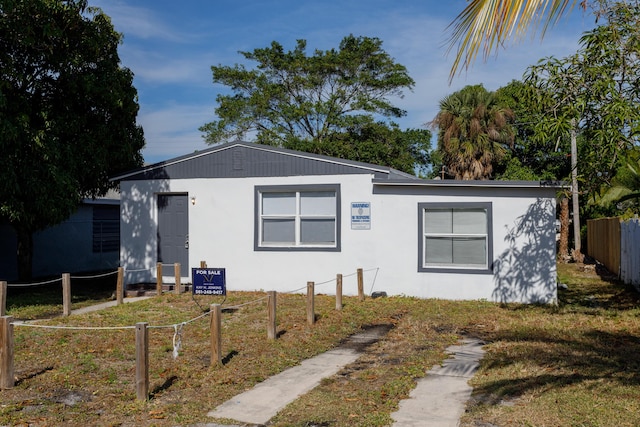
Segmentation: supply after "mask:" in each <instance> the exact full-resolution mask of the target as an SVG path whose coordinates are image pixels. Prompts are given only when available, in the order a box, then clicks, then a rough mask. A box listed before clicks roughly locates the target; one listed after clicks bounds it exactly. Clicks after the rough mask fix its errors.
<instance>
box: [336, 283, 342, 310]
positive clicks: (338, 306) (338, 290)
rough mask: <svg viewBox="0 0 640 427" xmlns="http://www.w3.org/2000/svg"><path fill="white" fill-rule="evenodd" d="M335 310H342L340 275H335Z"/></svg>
mask: <svg viewBox="0 0 640 427" xmlns="http://www.w3.org/2000/svg"><path fill="white" fill-rule="evenodd" d="M336 310H338V311H340V310H342V274H338V275H336Z"/></svg>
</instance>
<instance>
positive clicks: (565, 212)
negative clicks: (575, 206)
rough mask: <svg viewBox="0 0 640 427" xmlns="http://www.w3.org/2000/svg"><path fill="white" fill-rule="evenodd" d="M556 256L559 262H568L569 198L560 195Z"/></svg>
mask: <svg viewBox="0 0 640 427" xmlns="http://www.w3.org/2000/svg"><path fill="white" fill-rule="evenodd" d="M558 258H559V260H560V261H561V262H569V260H570V259H571V257H570V256H569V199H568V198H567V197H566V196H562V199H560V244H559V247H558Z"/></svg>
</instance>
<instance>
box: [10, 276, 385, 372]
mask: <svg viewBox="0 0 640 427" xmlns="http://www.w3.org/2000/svg"><path fill="white" fill-rule="evenodd" d="M168 265H171V264H168ZM146 270H149V269H146ZM374 270H375V272H376V274H375V276H374V278H373V283H372V285H371V290H373V287H374V286H375V282H376V278H377V277H378V271H379V270H380V268H379V267H377V268H371V269H368V270H363V272H364V271H374ZM128 271H132V270H128ZM133 271H136V270H133ZM137 271H145V270H137ZM114 273H117V271H115V272H110V273H105V274H100V275H95V276H82V277H77V276H76V277H72V278H74V279H88V278H97V277H104V276H108V275H111V274H114ZM356 274H357V273H352V274H348V275H344V276H343V277H350V276H354V275H356ZM59 280H62V279H54V280H49V281H45V282H40V283H30V284H24V285H21V284H14V285H8V286H16V287H17V286H37V285H43V284H48V283H54V282H57V281H59ZM335 280H336V279H330V280H326V281H324V282H319V283H316V284H317V285H323V284H326V283H331V282H333V281H335ZM303 289H306V286H304V287H301V288H299V289H295V290H293V291H289V292H284V293H294V292H298V291H301V290H303ZM268 298H269V297H268V296H264V297H261V298H258V299H256V300H253V301H248V302H245V303H242V304H238V305H233V306H228V307H225V308H227V309H240V308H242V307H245V306H247V305H250V304H255V303H258V302H260V301H264V300H266V299H268ZM208 315H209V312H205V313H203V314H201V315H199V316H197V317H194V318H193V319H190V320H187V321H185V322H180V323H174V324H171V325H158V326H148V328H149V329H165V328H166V329H168V328H172V329H173V339H172V343H173V358H174V359H177V358H178V355H179V351H180V348H181V346H182V334H183V330H184V327H185V326H186V325H188V324H190V323H192V322H195V321H197V320H199V319H201V318H203V317H206V316H208ZM12 324H13V325H15V326H22V327H30V328H40V329H58V330H77V331H114V330H129V329H135V328H136V326H51V325H38V324H34V323H26V322H13V323H12Z"/></svg>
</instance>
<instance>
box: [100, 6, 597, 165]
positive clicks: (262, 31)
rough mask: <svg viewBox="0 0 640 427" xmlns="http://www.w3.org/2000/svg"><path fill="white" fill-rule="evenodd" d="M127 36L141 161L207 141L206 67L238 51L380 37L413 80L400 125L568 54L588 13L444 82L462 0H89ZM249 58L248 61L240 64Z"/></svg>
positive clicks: (211, 91) (588, 22)
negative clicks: (471, 89) (455, 96)
mask: <svg viewBox="0 0 640 427" xmlns="http://www.w3.org/2000/svg"><path fill="white" fill-rule="evenodd" d="M89 4H90V5H91V6H98V7H100V8H101V9H102V10H103V11H104V12H105V13H106V14H107V15H109V16H110V17H111V19H112V22H113V25H114V27H115V29H116V30H117V31H119V32H120V33H122V34H123V35H124V40H123V44H122V45H121V46H120V50H119V52H120V58H121V60H122V65H124V66H125V67H128V68H130V69H131V70H132V71H133V73H134V75H135V78H134V85H135V87H136V88H137V90H138V97H139V99H138V101H139V104H140V112H139V114H138V122H139V123H140V124H141V125H142V126H143V128H144V132H145V139H146V147H145V148H144V150H143V155H144V158H145V161H146V162H147V163H155V162H158V161H162V160H166V159H170V158H173V157H176V156H180V155H183V154H187V153H190V152H193V151H195V150H201V149H204V148H207V145H206V144H205V142H204V139H203V138H202V134H201V133H200V132H199V131H198V128H199V127H200V126H201V125H203V124H205V123H207V122H210V121H212V120H215V111H214V110H215V108H216V102H215V99H216V95H218V94H219V93H227V90H226V88H225V87H224V86H220V85H214V84H213V81H212V75H211V66H212V65H234V64H236V63H243V60H244V58H243V57H242V56H241V55H240V54H239V53H238V51H253V50H254V49H256V48H263V47H267V46H269V45H270V43H271V42H272V41H274V40H275V41H278V42H279V43H280V44H282V45H283V46H284V48H285V49H286V50H290V49H293V48H294V47H295V43H296V40H297V39H305V40H307V52H308V53H309V54H311V53H312V52H313V50H314V49H323V50H325V49H330V48H334V47H337V46H338V45H339V43H340V41H341V40H342V38H343V37H345V36H347V35H349V34H353V35H354V36H367V37H377V38H379V39H380V40H382V41H383V45H382V47H383V49H384V50H385V51H386V52H387V53H388V54H389V55H390V56H391V57H393V58H394V59H395V60H396V61H397V62H398V63H400V64H402V65H404V66H405V67H407V69H408V71H409V75H410V76H411V77H412V78H413V79H414V80H415V82H416V84H415V87H414V89H413V91H410V92H408V91H405V94H404V97H403V98H402V99H400V98H397V99H393V102H394V103H395V105H397V106H398V107H400V108H403V109H404V110H406V111H407V116H406V117H404V118H402V119H399V120H396V121H397V122H398V123H399V124H400V126H401V127H403V128H424V127H425V126H426V125H425V124H426V123H427V122H429V121H430V120H432V119H433V117H434V116H435V115H436V113H437V111H438V103H439V101H440V100H441V99H442V98H443V97H445V96H447V95H448V94H450V93H452V92H455V91H456V90H459V89H461V88H462V87H464V86H466V85H469V84H479V83H482V84H483V85H484V86H485V87H486V88H487V89H489V90H495V89H497V88H499V87H501V86H504V85H506V84H507V83H509V82H510V81H511V80H513V79H520V78H521V77H522V75H523V73H524V71H525V70H526V68H527V66H529V65H533V64H535V63H536V62H537V61H538V60H539V59H541V58H544V57H547V56H551V55H553V56H556V57H564V56H567V55H569V54H572V53H574V52H575V51H576V50H577V48H578V40H579V37H580V35H581V34H582V33H583V32H584V31H586V30H589V29H591V28H593V27H594V24H593V18H592V16H590V15H588V14H584V13H583V12H582V11H579V10H574V11H573V12H572V13H571V15H569V16H568V17H567V18H563V19H562V20H561V21H560V23H559V24H558V25H556V26H555V27H553V28H552V29H550V30H548V31H547V33H546V35H545V37H544V39H543V40H540V37H539V32H538V34H536V35H533V34H532V35H530V36H529V37H527V38H526V39H524V40H522V41H520V42H518V43H516V44H512V45H509V46H507V47H506V49H502V50H500V52H499V53H498V55H497V56H496V57H491V58H489V59H488V60H487V61H486V62H483V61H482V59H481V58H479V59H478V60H477V61H476V62H475V64H474V66H473V68H471V69H470V70H468V71H467V72H466V73H463V74H461V75H460V76H458V77H456V78H455V79H454V80H453V81H452V82H451V84H449V70H450V68H451V63H452V61H453V54H450V55H448V56H447V55H446V54H447V52H446V46H445V42H446V38H447V35H448V33H446V27H447V25H448V24H449V23H450V22H451V21H452V20H453V19H454V18H455V16H456V15H457V14H458V13H459V12H460V11H461V10H462V9H463V8H464V6H465V4H466V1H464V0H450V1H447V0H445V1H443V0H342V1H334V0H325V1H305V0H297V1H292V0H280V1H272V0H244V1H238V0H182V1H179V2H178V1H175V0H171V1H168V0H89ZM245 65H247V66H249V67H250V66H252V63H246V64H245Z"/></svg>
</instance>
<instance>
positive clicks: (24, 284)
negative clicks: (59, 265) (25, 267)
mask: <svg viewBox="0 0 640 427" xmlns="http://www.w3.org/2000/svg"><path fill="white" fill-rule="evenodd" d="M58 281H62V278H61V277H60V278H58V279H51V280H47V281H44V282H37V283H7V286H8V287H10V288H27V287H30V286H40V285H47V284H49V283H55V282H58Z"/></svg>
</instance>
